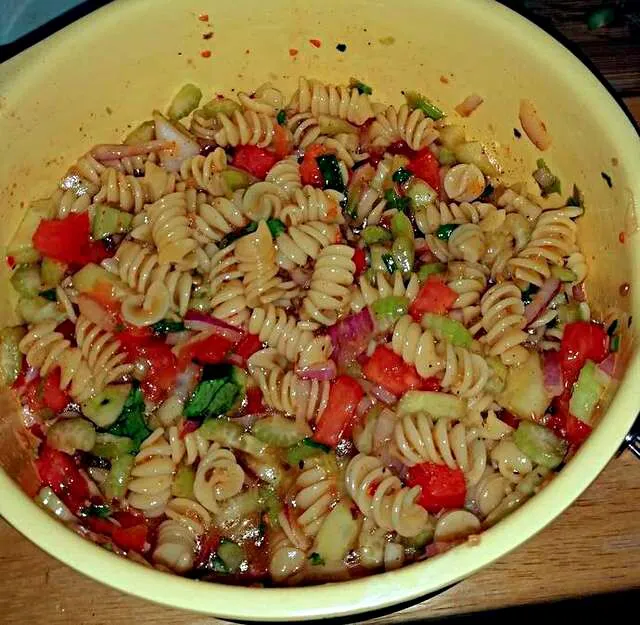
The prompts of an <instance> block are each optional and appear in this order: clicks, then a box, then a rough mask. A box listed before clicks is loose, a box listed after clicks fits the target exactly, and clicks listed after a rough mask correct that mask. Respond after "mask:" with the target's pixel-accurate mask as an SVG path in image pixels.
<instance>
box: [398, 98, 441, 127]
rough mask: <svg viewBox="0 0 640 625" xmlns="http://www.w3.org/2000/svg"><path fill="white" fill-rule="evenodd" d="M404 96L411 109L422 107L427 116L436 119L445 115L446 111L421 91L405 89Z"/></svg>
mask: <svg viewBox="0 0 640 625" xmlns="http://www.w3.org/2000/svg"><path fill="white" fill-rule="evenodd" d="M404 97H405V99H406V100H407V104H408V105H409V108H410V109H411V110H415V109H420V110H421V111H422V112H423V113H424V114H425V115H426V116H427V117H430V118H431V119H433V120H434V121H437V120H439V119H442V118H443V117H444V111H441V110H440V109H439V108H438V107H437V106H436V105H435V104H433V103H432V102H430V101H429V100H427V98H425V97H424V96H423V95H422V94H421V93H418V92H417V91H405V93H404Z"/></svg>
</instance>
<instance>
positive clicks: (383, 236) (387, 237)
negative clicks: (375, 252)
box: [360, 226, 392, 245]
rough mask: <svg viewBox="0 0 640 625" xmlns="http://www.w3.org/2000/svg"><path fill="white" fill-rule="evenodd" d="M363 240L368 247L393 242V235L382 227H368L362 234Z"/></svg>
mask: <svg viewBox="0 0 640 625" xmlns="http://www.w3.org/2000/svg"><path fill="white" fill-rule="evenodd" d="M360 236H361V237H362V240H363V241H364V242H365V243H366V244H367V245H373V244H374V243H383V242H384V241H391V238H392V237H391V233H390V232H389V231H388V230H387V229H386V228H383V227H382V226H367V227H366V228H364V230H363V231H362V232H361V233H360Z"/></svg>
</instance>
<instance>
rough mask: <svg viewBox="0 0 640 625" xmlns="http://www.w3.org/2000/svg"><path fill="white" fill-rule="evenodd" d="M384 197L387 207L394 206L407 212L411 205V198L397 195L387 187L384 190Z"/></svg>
mask: <svg viewBox="0 0 640 625" xmlns="http://www.w3.org/2000/svg"><path fill="white" fill-rule="evenodd" d="M384 199H385V200H386V201H387V205H388V207H389V208H395V209H396V210H399V211H402V212H403V213H405V212H407V211H408V210H409V207H410V206H411V198H409V197H404V196H402V195H398V194H397V193H396V192H395V191H394V190H393V189H387V190H386V191H385V192H384Z"/></svg>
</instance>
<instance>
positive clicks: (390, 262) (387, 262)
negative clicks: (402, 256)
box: [382, 254, 396, 273]
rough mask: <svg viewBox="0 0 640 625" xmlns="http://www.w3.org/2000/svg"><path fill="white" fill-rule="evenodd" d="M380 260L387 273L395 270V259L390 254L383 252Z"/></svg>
mask: <svg viewBox="0 0 640 625" xmlns="http://www.w3.org/2000/svg"><path fill="white" fill-rule="evenodd" d="M382 262H383V263H384V266H385V267H386V268H387V271H388V272H389V273H393V272H394V271H395V270H396V261H395V260H394V259H393V256H392V255H391V254H383V255H382Z"/></svg>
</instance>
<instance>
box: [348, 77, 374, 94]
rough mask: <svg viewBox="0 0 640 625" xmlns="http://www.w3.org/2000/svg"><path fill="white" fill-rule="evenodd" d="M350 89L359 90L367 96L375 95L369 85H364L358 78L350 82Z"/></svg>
mask: <svg viewBox="0 0 640 625" xmlns="http://www.w3.org/2000/svg"><path fill="white" fill-rule="evenodd" d="M349 87H351V88H352V89H357V90H358V93H366V94H367V95H371V94H372V93H373V89H372V88H371V87H370V86H369V85H367V84H365V83H363V82H362V81H360V80H358V79H357V78H352V79H351V80H350V81H349Z"/></svg>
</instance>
